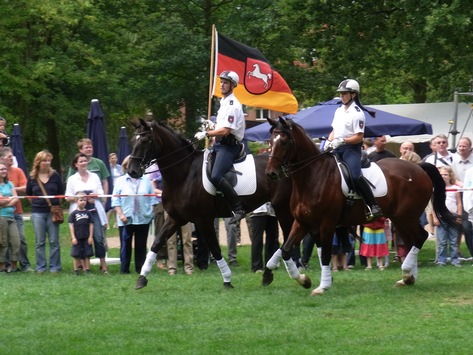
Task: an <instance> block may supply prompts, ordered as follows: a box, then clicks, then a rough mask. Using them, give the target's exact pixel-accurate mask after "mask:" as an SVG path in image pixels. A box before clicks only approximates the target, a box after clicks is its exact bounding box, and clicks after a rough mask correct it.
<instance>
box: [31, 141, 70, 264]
mask: <svg viewBox="0 0 473 355" xmlns="http://www.w3.org/2000/svg"><path fill="white" fill-rule="evenodd" d="M52 160H53V155H52V154H51V153H50V152H49V151H47V150H42V151H40V152H38V153H37V154H36V156H35V158H34V161H33V167H32V169H31V173H30V175H29V177H28V182H27V184H26V195H27V196H47V195H49V196H51V195H52V196H54V195H62V194H63V192H64V184H63V183H62V179H61V176H60V175H59V174H58V173H57V172H56V171H55V170H54V169H53V168H52V167H51V161H52ZM30 202H31V222H32V224H33V230H34V234H35V236H36V272H37V273H43V272H46V271H47V270H48V267H47V261H46V260H47V259H46V237H48V238H49V271H50V272H52V273H55V272H59V271H60V270H61V248H60V244H59V224H60V223H55V222H54V221H53V215H52V210H53V209H54V208H56V209H57V208H59V207H60V200H59V199H57V198H51V199H49V198H32V199H30Z"/></svg>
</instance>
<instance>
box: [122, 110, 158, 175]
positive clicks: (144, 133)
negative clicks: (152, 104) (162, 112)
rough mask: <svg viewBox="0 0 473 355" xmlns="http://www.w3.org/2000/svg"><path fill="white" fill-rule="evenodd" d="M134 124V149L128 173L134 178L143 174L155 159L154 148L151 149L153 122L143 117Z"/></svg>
mask: <svg viewBox="0 0 473 355" xmlns="http://www.w3.org/2000/svg"><path fill="white" fill-rule="evenodd" d="M134 126H135V136H134V138H133V150H132V152H131V155H130V163H129V165H128V169H127V173H128V175H130V176H131V177H133V178H138V177H141V176H142V175H143V172H144V170H145V169H146V168H147V167H148V166H149V165H151V164H150V163H151V161H152V160H153V159H154V158H153V157H152V149H150V146H151V142H152V140H153V130H152V129H151V123H149V122H146V121H145V120H143V119H141V118H140V121H139V123H138V124H134Z"/></svg>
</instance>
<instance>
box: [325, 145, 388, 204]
mask: <svg viewBox="0 0 473 355" xmlns="http://www.w3.org/2000/svg"><path fill="white" fill-rule="evenodd" d="M333 157H334V159H335V161H336V163H337V166H338V169H339V171H340V175H341V178H342V186H341V188H342V191H343V194H344V195H345V196H346V197H347V200H348V201H351V202H353V200H355V199H360V198H361V196H359V195H358V193H357V191H356V186H355V182H354V181H353V178H352V177H351V174H350V172H349V169H348V166H347V165H346V164H345V163H344V162H343V161H341V160H340V158H339V157H338V156H337V155H336V154H333ZM361 174H362V175H363V177H364V178H365V180H366V181H367V182H368V184H369V185H370V186H371V190H372V191H373V195H374V197H383V196H385V195H386V194H387V192H388V186H387V182H386V177H385V176H384V174H383V172H382V170H381V168H380V167H379V166H378V164H376V163H372V162H370V160H369V159H367V158H362V160H361Z"/></svg>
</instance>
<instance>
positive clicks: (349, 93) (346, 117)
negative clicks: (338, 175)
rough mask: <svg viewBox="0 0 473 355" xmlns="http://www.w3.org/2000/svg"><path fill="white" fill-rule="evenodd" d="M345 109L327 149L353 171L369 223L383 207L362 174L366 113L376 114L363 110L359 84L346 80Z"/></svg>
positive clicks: (335, 123) (338, 112) (337, 117)
mask: <svg viewBox="0 0 473 355" xmlns="http://www.w3.org/2000/svg"><path fill="white" fill-rule="evenodd" d="M337 91H338V92H339V93H340V99H341V101H342V104H343V105H342V106H341V107H339V108H338V109H337V110H336V111H335V114H334V117H333V121H332V128H333V130H332V132H331V133H330V135H329V138H328V141H327V143H326V144H325V147H324V150H331V149H333V150H334V152H335V153H337V154H338V156H339V157H340V159H341V160H343V161H344V162H345V163H346V164H347V165H348V168H349V169H350V173H351V176H352V179H353V181H354V183H355V186H356V189H357V191H358V193H359V194H360V195H361V196H362V197H363V200H364V201H365V202H366V205H367V206H368V210H369V212H368V213H367V215H366V218H367V220H368V221H371V220H373V219H375V218H377V217H380V216H382V212H381V208H380V207H379V206H378V204H377V203H376V200H375V198H374V196H373V192H372V191H371V188H370V186H369V185H368V182H367V181H366V180H365V179H364V177H363V176H362V175H361V146H362V143H363V137H364V132H365V114H364V113H363V110H364V111H367V112H368V113H369V114H370V115H371V116H372V117H374V115H375V113H374V112H371V111H368V110H367V109H366V108H364V107H363V106H362V105H361V103H360V99H359V97H358V96H359V94H360V84H358V82H357V81H356V80H353V79H346V80H343V81H342V82H341V83H340V85H339V86H338V89H337Z"/></svg>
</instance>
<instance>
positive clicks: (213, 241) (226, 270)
mask: <svg viewBox="0 0 473 355" xmlns="http://www.w3.org/2000/svg"><path fill="white" fill-rule="evenodd" d="M196 226H197V228H198V229H199V231H200V232H201V233H202V235H205V236H206V239H205V242H206V243H207V246H208V247H209V250H210V252H211V253H212V255H213V257H214V258H215V260H216V261H217V265H218V268H219V269H220V273H221V274H222V278H223V287H225V288H233V285H232V283H231V278H232V271H231V270H230V267H229V266H228V264H227V262H226V261H225V259H224V258H223V256H222V249H221V248H220V244H219V241H218V238H217V234H216V233H215V228H214V224H213V219H212V220H210V221H207V220H205V221H199V222H196Z"/></svg>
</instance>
